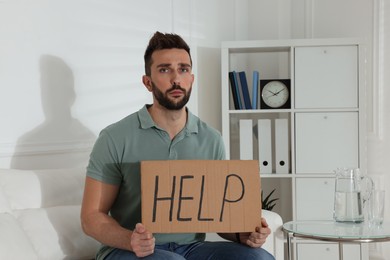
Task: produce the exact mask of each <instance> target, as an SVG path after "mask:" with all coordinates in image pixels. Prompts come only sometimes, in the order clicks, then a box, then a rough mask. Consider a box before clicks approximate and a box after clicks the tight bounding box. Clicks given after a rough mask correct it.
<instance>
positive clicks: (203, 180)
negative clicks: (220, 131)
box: [141, 160, 261, 233]
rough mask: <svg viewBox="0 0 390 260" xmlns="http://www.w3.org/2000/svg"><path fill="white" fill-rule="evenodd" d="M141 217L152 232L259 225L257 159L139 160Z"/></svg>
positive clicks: (243, 229) (240, 229)
mask: <svg viewBox="0 0 390 260" xmlns="http://www.w3.org/2000/svg"><path fill="white" fill-rule="evenodd" d="M141 195H142V198H141V200H142V223H143V224H144V225H146V228H147V229H148V230H150V231H151V232H154V233H182V232H205V233H206V232H251V231H254V230H255V228H256V226H258V225H260V219H261V198H260V175H259V163H258V161H256V160H236V161H235V160H230V161H229V160H225V161H222V160H218V161H217V160H216V161H213V160H187V161H186V160H173V161H142V162H141Z"/></svg>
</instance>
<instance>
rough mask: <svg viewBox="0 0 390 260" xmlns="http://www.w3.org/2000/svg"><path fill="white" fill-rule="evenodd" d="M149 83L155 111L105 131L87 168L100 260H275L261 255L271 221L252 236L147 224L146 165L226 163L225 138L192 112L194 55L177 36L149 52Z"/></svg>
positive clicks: (89, 217)
mask: <svg viewBox="0 0 390 260" xmlns="http://www.w3.org/2000/svg"><path fill="white" fill-rule="evenodd" d="M144 59H145V74H146V75H144V76H143V78H142V81H143V83H144V85H145V87H146V88H147V89H148V90H149V91H150V92H152V94H153V104H151V105H145V106H144V107H143V108H142V109H140V110H139V111H138V112H136V113H134V114H131V115H129V116H128V117H126V118H124V119H122V120H120V121H119V122H117V123H115V124H113V125H111V126H109V127H107V128H106V129H104V130H103V131H102V132H101V133H100V135H99V138H98V140H97V141H96V143H95V146H94V148H93V151H92V153H91V158H90V162H89V165H88V168H87V177H86V183H85V192H84V198H83V203H82V210H81V221H82V227H83V230H84V232H85V233H86V234H88V235H89V236H92V237H93V238H95V239H96V240H98V241H100V242H101V243H102V244H103V246H102V247H101V249H100V251H99V252H98V253H97V259H106V260H107V259H138V258H145V259H151V260H154V259H158V260H161V259H167V260H168V259H170V260H178V259H181V260H183V259H193V260H201V259H234V260H237V259H262V260H268V259H274V258H273V256H271V255H270V254H269V253H268V252H267V251H265V250H263V249H262V248H261V245H262V244H264V242H265V239H266V238H267V236H268V235H269V234H270V229H269V228H268V225H267V223H266V221H265V220H264V219H262V221H261V227H257V228H256V230H254V231H253V232H252V233H239V234H221V236H222V237H224V238H226V239H228V240H231V241H234V242H236V243H231V242H213V243H212V242H204V238H205V234H200V233H185V234H182V233H180V234H152V233H151V232H150V231H148V230H147V229H146V228H145V226H144V225H143V224H142V223H140V222H141V202H140V161H141V160H175V159H179V160H180V159H187V160H191V159H197V160H221V159H224V158H225V150H224V146H223V142H222V138H221V135H220V134H219V133H218V132H217V131H216V130H214V129H212V128H211V127H209V126H208V125H206V124H205V123H204V122H202V121H201V120H200V119H199V118H198V117H196V116H194V115H193V114H191V113H190V112H189V111H188V109H187V108H186V106H185V105H186V104H187V102H188V100H189V98H190V95H191V90H192V83H193V81H194V75H193V74H192V60H191V55H190V48H189V47H188V45H187V44H186V43H185V41H184V40H183V39H182V38H181V37H180V36H178V35H175V34H162V33H160V32H156V33H155V34H154V36H153V37H152V38H151V39H150V41H149V45H148V47H147V49H146V51H145V56H144Z"/></svg>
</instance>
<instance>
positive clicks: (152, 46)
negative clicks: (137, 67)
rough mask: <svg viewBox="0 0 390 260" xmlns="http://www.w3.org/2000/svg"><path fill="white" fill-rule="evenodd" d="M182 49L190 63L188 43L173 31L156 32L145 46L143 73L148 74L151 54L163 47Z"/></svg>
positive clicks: (149, 72)
mask: <svg viewBox="0 0 390 260" xmlns="http://www.w3.org/2000/svg"><path fill="white" fill-rule="evenodd" d="M173 48H175V49H183V50H185V51H186V52H187V53H188V55H189V56H190V61H191V65H192V59H191V54H190V47H189V46H188V44H187V43H186V42H185V41H184V40H183V38H181V37H180V36H179V35H177V34H173V33H165V34H164V33H161V32H156V33H155V34H154V35H153V37H152V38H151V39H150V40H149V44H148V47H147V48H146V51H145V55H144V61H145V74H146V75H147V76H150V74H151V66H152V62H153V61H152V54H153V52H155V51H158V50H164V49H173Z"/></svg>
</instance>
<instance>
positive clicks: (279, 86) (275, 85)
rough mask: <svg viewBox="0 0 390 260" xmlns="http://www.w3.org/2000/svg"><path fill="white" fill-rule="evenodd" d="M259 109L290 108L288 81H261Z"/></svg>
mask: <svg viewBox="0 0 390 260" xmlns="http://www.w3.org/2000/svg"><path fill="white" fill-rule="evenodd" d="M260 91H261V108H263V109H276V108H290V80H261V81H260Z"/></svg>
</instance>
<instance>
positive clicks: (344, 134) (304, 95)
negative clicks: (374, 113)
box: [221, 39, 366, 260]
mask: <svg viewBox="0 0 390 260" xmlns="http://www.w3.org/2000/svg"><path fill="white" fill-rule="evenodd" d="M221 52H222V53H221V59H222V75H221V76H222V91H221V92H222V136H223V139H224V142H225V146H226V150H227V157H228V159H241V158H240V120H243V119H245V120H247V119H251V120H252V121H253V122H252V125H253V131H252V132H253V136H252V138H246V139H249V140H253V146H252V147H248V150H251V151H253V159H258V160H259V162H260V164H261V163H262V160H263V158H259V153H260V154H263V153H264V151H263V150H262V149H259V146H261V144H262V143H261V142H262V141H261V136H260V134H259V133H258V124H259V120H262V119H266V120H262V122H263V121H268V122H269V121H270V122H271V137H270V140H269V138H268V139H267V140H265V141H264V142H263V143H264V144H265V145H267V146H269V142H271V145H270V146H271V149H270V150H271V151H269V154H267V156H263V157H267V158H268V157H269V158H271V159H268V160H267V162H268V163H271V166H270V165H268V167H265V168H264V167H260V168H264V169H268V171H267V173H261V172H260V175H261V180H262V189H263V191H264V194H265V195H267V194H269V193H270V192H271V191H272V190H273V189H275V193H274V196H273V198H279V200H278V201H277V205H276V206H275V208H274V211H276V212H278V213H279V214H280V215H281V216H282V218H283V220H284V221H285V222H286V221H290V220H331V219H333V199H334V172H333V171H334V170H335V169H336V168H338V167H359V168H361V169H362V170H363V171H364V170H365V169H366V163H365V158H366V156H365V151H366V147H365V145H366V144H365V142H364V137H365V113H364V111H365V108H364V90H363V89H364V87H363V83H364V80H363V75H364V69H363V65H364V63H363V62H362V60H364V59H363V58H362V57H363V53H364V52H363V51H362V45H361V43H360V42H359V40H357V39H293V40H267V41H230V42H223V43H222V46H221ZM254 70H257V71H259V73H260V79H290V101H291V107H290V108H287V109H261V108H256V109H235V108H234V102H233V95H232V91H231V86H230V81H229V75H228V74H229V72H231V71H237V72H238V71H245V72H246V75H247V81H248V86H249V88H250V89H249V92H250V93H251V94H252V89H251V87H252V72H253V71H254ZM251 98H252V97H251ZM260 98H261V93H260V89H259V91H258V99H260ZM279 119H286V120H287V125H288V127H287V133H288V140H287V143H285V142H278V140H275V139H277V138H278V137H277V135H278V134H275V133H278V132H279V131H278V130H277V129H275V125H276V124H275V122H276V121H278V120H279ZM262 127H264V126H263V124H262V125H261V126H260V129H261V128H262ZM264 136H269V133H268V134H265V135H264ZM245 141H247V140H245ZM259 142H260V143H259ZM280 143H282V144H284V145H282V146H283V147H279V146H281V145H280ZM275 144H277V145H275ZM241 149H243V147H241ZM259 151H260V152H259ZM280 151H282V153H284V154H285V152H286V151H287V154H288V155H287V156H288V161H287V164H288V169H287V173H285V172H286V171H285V170H283V172H280V170H279V169H281V168H280V167H278V163H279V162H278V161H277V160H276V158H278V155H279V154H278V153H279V152H280ZM260 157H261V156H260ZM270 168H271V170H269V169H270ZM278 170H279V171H278ZM269 172H270V173H269ZM296 244H297V246H296V250H295V252H296V254H297V255H298V256H299V259H300V260H306V259H307V260H308V259H312V256H316V255H318V253H317V252H316V250H318V248H320V250H324V252H327V255H328V256H332V257H331V258H328V257H327V258H326V259H337V257H336V258H335V257H333V256H337V255H338V254H337V252H338V251H337V250H338V249H337V246H334V245H332V244H329V243H313V241H310V242H307V241H305V240H297V243H296ZM311 245H315V246H311ZM362 248H363V250H361V248H360V245H351V246H349V247H347V248H346V249H345V250H347V252H346V254H345V255H346V256H347V258H346V259H351V260H352V259H353V260H356V259H359V258H356V252H361V254H360V253H359V256H360V259H361V260H363V259H366V253H365V250H366V247H365V246H362ZM313 250H314V251H313ZM334 250H335V251H334ZM333 251H334V252H333ZM349 255H350V256H351V257H352V256H353V257H352V258H348V256H349Z"/></svg>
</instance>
